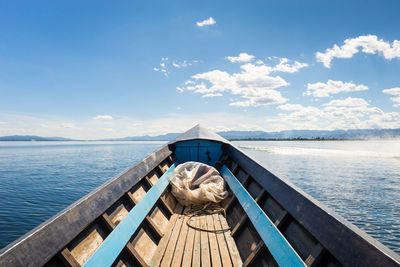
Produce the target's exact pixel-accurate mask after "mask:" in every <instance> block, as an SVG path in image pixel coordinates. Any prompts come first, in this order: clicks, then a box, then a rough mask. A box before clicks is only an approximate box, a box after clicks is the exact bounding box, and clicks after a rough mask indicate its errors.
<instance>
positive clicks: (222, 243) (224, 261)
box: [212, 214, 232, 267]
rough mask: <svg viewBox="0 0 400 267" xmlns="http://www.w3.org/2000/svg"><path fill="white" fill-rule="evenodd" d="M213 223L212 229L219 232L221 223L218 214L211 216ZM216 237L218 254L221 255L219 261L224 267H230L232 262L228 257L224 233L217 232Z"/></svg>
mask: <svg viewBox="0 0 400 267" xmlns="http://www.w3.org/2000/svg"><path fill="white" fill-rule="evenodd" d="M212 217H213V221H214V229H215V230H221V229H222V228H221V223H220V222H219V221H220V218H219V215H218V214H213V215H212ZM216 237H217V242H218V247H219V252H220V255H221V261H222V265H223V266H224V267H225V266H232V261H231V256H230V255H229V249H228V246H227V244H226V240H225V237H224V233H222V232H217V233H216Z"/></svg>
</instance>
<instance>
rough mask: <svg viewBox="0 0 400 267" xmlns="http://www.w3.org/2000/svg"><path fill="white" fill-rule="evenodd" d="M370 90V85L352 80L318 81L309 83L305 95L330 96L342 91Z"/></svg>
mask: <svg viewBox="0 0 400 267" xmlns="http://www.w3.org/2000/svg"><path fill="white" fill-rule="evenodd" d="M364 90H368V87H367V86H365V85H362V84H359V85H356V84H354V83H352V82H342V81H332V80H328V82H327V83H322V82H317V83H309V84H307V91H306V92H305V93H304V94H305V95H313V96H314V97H328V96H331V95H333V94H338V93H341V92H356V91H364Z"/></svg>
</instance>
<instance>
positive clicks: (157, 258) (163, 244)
mask: <svg viewBox="0 0 400 267" xmlns="http://www.w3.org/2000/svg"><path fill="white" fill-rule="evenodd" d="M182 208H183V207H182V206H181V205H179V204H178V205H176V207H175V210H174V212H176V213H174V214H173V215H172V216H171V219H170V222H169V224H168V227H167V232H166V233H165V235H164V236H163V238H161V240H160V243H158V247H157V251H156V253H154V256H153V258H152V259H151V264H150V266H159V265H160V263H161V260H162V257H163V256H164V252H165V250H166V248H167V245H168V241H169V239H170V237H171V234H172V230H173V229H174V226H175V223H176V221H177V219H178V216H179V214H180V213H181V212H182Z"/></svg>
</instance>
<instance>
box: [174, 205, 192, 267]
mask: <svg viewBox="0 0 400 267" xmlns="http://www.w3.org/2000/svg"><path fill="white" fill-rule="evenodd" d="M189 209H190V207H185V209H184V211H183V212H184V213H183V214H185V212H187V211H188V210H189ZM183 216H184V218H183V222H182V228H181V233H180V234H179V237H178V242H177V243H176V247H175V252H174V257H173V259H172V264H171V266H181V265H182V257H183V252H184V250H185V243H186V238H187V234H188V230H189V229H188V228H189V227H188V225H187V224H186V222H187V220H188V219H189V216H185V215H183ZM192 244H193V242H192Z"/></svg>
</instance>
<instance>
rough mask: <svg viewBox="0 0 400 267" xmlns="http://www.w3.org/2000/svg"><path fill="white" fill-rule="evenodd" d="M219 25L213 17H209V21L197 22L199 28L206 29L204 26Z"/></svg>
mask: <svg viewBox="0 0 400 267" xmlns="http://www.w3.org/2000/svg"><path fill="white" fill-rule="evenodd" d="M215 23H217V22H216V21H215V19H214V18H213V17H209V18H208V19H205V20H203V21H198V22H196V25H197V26H198V27H204V26H209V25H214V24H215Z"/></svg>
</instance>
